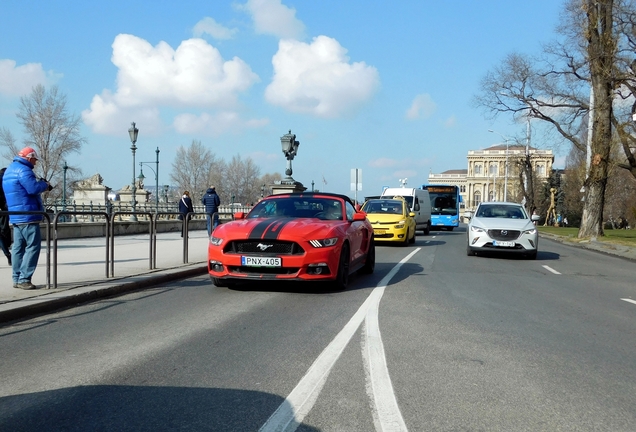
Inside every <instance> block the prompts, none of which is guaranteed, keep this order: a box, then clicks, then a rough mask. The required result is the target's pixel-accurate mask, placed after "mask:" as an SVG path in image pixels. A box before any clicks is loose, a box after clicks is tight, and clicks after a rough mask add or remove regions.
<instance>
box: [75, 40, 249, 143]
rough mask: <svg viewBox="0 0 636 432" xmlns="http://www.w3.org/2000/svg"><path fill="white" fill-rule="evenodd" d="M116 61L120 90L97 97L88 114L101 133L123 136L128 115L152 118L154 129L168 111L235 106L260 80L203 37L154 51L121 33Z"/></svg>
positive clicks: (115, 47) (163, 45) (162, 44)
mask: <svg viewBox="0 0 636 432" xmlns="http://www.w3.org/2000/svg"><path fill="white" fill-rule="evenodd" d="M112 62H113V64H115V66H117V67H118V68H119V72H118V73H117V90H116V92H115V93H112V92H111V91H110V90H104V91H103V92H102V93H101V95H95V96H94V97H93V101H92V102H91V106H90V109H88V110H85V111H84V112H83V113H82V117H83V119H84V122H85V123H86V124H87V125H88V126H90V127H91V128H92V129H93V130H94V131H95V132H99V133H110V134H119V132H120V128H121V121H120V120H121V118H122V117H127V118H131V116H133V117H136V118H140V117H138V116H140V115H145V116H147V117H148V119H147V120H152V123H151V124H152V125H153V126H151V127H153V128H154V127H156V126H155V125H156V124H157V122H158V121H159V120H158V119H159V111H158V109H159V108H162V107H168V108H177V109H178V108H192V107H197V108H208V109H209V108H213V109H227V108H233V107H235V106H236V105H237V103H238V102H237V95H238V93H239V92H243V91H245V90H247V89H248V88H249V87H250V86H251V85H252V84H253V83H255V82H257V81H258V79H259V78H258V76H257V75H256V74H254V73H253V72H252V71H251V69H250V67H249V66H248V65H247V64H246V63H245V62H243V60H241V59H239V58H238V57H234V58H233V59H232V60H228V61H224V60H223V58H222V57H221V55H220V53H219V51H218V50H217V49H216V48H214V47H213V46H211V45H209V44H208V43H207V42H206V41H204V40H203V39H188V40H185V41H183V42H182V43H181V45H179V47H178V48H177V49H176V50H174V49H173V48H172V47H170V46H169V45H168V44H167V43H165V42H160V43H159V44H157V45H156V46H154V47H153V46H152V45H150V44H149V43H148V42H147V41H145V40H143V39H141V38H138V37H136V36H132V35H127V34H120V35H118V36H117V37H116V38H115V41H114V42H113V55H112ZM149 127H150V125H146V129H148V128H149ZM153 130H154V129H153ZM155 132H156V131H155Z"/></svg>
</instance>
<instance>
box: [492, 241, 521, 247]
mask: <svg viewBox="0 0 636 432" xmlns="http://www.w3.org/2000/svg"><path fill="white" fill-rule="evenodd" d="M492 244H493V246H500V247H515V242H511V241H493V242H492Z"/></svg>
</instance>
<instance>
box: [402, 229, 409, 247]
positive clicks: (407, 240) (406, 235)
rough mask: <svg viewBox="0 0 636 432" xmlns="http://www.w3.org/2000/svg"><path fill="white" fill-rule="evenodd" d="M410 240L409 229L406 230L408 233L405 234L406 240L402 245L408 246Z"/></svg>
mask: <svg viewBox="0 0 636 432" xmlns="http://www.w3.org/2000/svg"><path fill="white" fill-rule="evenodd" d="M409 243H410V242H409V231H408V230H406V234H405V235H404V241H403V242H402V243H401V244H400V246H406V245H408V244H409Z"/></svg>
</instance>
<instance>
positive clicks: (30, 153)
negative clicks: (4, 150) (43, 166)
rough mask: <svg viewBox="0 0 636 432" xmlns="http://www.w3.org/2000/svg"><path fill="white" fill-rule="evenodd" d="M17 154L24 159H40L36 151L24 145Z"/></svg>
mask: <svg viewBox="0 0 636 432" xmlns="http://www.w3.org/2000/svg"><path fill="white" fill-rule="evenodd" d="M18 156H20V157H23V158H25V159H38V160H39V159H40V158H39V157H38V154H37V153H36V151H35V150H34V149H33V148H31V147H25V148H23V149H22V150H20V153H18Z"/></svg>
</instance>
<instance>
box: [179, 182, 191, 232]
mask: <svg viewBox="0 0 636 432" xmlns="http://www.w3.org/2000/svg"><path fill="white" fill-rule="evenodd" d="M179 213H181V214H180V215H179V220H185V218H186V217H189V216H188V213H194V207H193V206H192V199H191V198H190V192H188V191H184V192H183V196H181V199H180V200H179ZM184 231H185V223H184V224H183V229H182V230H181V237H183V232H184Z"/></svg>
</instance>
